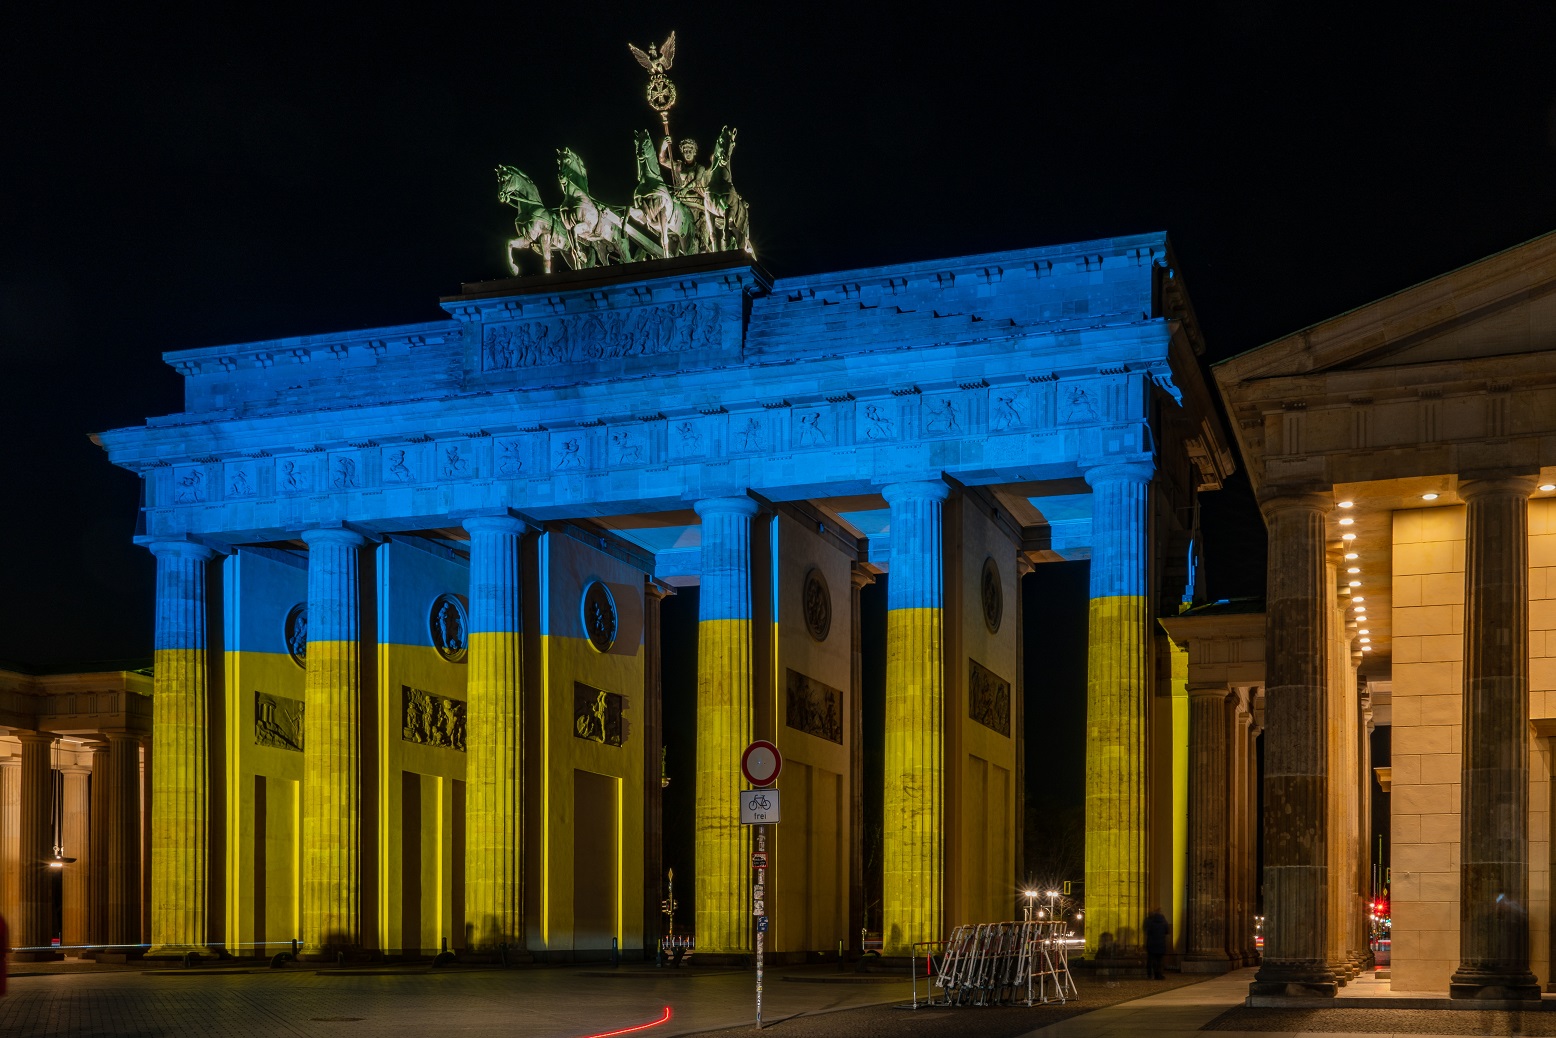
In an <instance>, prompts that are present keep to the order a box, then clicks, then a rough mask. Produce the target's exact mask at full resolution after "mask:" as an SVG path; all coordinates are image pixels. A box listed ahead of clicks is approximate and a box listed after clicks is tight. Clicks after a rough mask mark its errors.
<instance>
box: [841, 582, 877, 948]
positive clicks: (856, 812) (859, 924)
mask: <svg viewBox="0 0 1556 1038" xmlns="http://www.w3.org/2000/svg"><path fill="white" fill-rule="evenodd" d="M874 582H875V576H874V574H872V573H869V572H867V571H865V570H862V569H860V568H859V567H858V566H854V567H853V568H852V569H851V570H850V572H849V575H848V584H849V588H848V637H849V642H848V645H849V649H848V673H849V677H848V723H849V726H850V727H849V733H850V734H849V743H848V760H849V784H850V789H851V795H850V796H849V801H848V947H849V950H850V951H852V952H853V953H854V954H855V955H863V954H864V943H863V942H864V937H863V931H864V929H865V925H866V922H865V903H864V629H863V626H862V619H861V613H860V610H859V605H860V595H861V593H862V592H863V591H864V589H865V587H866V586H867V585H869V584H873V583H874Z"/></svg>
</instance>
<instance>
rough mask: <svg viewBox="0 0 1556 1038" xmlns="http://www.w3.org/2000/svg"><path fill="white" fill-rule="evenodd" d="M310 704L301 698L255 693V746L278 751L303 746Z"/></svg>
mask: <svg viewBox="0 0 1556 1038" xmlns="http://www.w3.org/2000/svg"><path fill="white" fill-rule="evenodd" d="M307 708H308V704H307V703H304V702H303V701H302V700H300V699H288V698H287V697H285V696H273V695H271V694H270V693H268V692H260V691H257V690H256V691H255V692H254V745H256V746H272V747H274V748H276V749H278V750H296V751H297V752H298V753H301V752H302V749H303V713H304V712H305V711H306V710H307Z"/></svg>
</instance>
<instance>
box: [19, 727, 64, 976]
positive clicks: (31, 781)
mask: <svg viewBox="0 0 1556 1038" xmlns="http://www.w3.org/2000/svg"><path fill="white" fill-rule="evenodd" d="M17 738H18V739H20V740H21V743H22V775H21V778H22V790H21V793H22V802H21V811H20V816H21V826H20V828H21V834H20V835H21V840H20V845H19V851H20V853H19V858H20V865H21V867H20V869H19V870H18V873H17V874H18V877H19V880H20V883H19V888H20V896H19V897H18V898H17V915H16V923H15V925H14V926H13V927H12V928H11V946H12V947H14V948H33V949H42V950H35V951H30V952H18V953H16V955H15V958H16V959H17V960H18V961H20V962H29V961H33V962H35V961H37V960H39V959H52V958H54V957H55V952H54V951H53V950H51V948H50V945H51V943H52V942H53V940H54V883H53V880H52V877H51V876H50V875H49V871H50V870H49V866H48V861H49V859H50V858H52V857H53V856H54V847H53V843H54V840H53V824H54V761H53V755H54V754H53V751H54V736H53V735H51V734H49V733H47V732H18V733H17Z"/></svg>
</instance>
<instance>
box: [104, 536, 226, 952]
mask: <svg viewBox="0 0 1556 1038" xmlns="http://www.w3.org/2000/svg"><path fill="white" fill-rule="evenodd" d="M147 547H149V548H150V549H151V553H152V554H153V555H155V556H156V557H157V629H156V643H155V644H156V653H155V658H154V660H155V661H154V666H155V677H154V679H153V684H152V709H153V711H154V714H153V719H152V729H151V730H152V736H151V739H152V744H153V746H155V748H156V755H157V760H158V761H160V762H161V766H160V767H159V768H158V769H157V771H156V772H155V773H154V774H153V775H152V783H153V784H154V786H155V789H156V794H155V796H154V798H153V800H152V810H153V812H155V813H154V814H153V815H152V819H151V893H152V915H151V945H152V947H151V951H150V954H151V955H153V956H164V955H165V956H179V955H183V954H184V953H185V952H191V951H193V952H204V951H205V950H206V947H205V944H206V940H207V936H208V932H209V930H208V927H207V919H206V913H207V890H208V882H209V876H208V871H209V867H210V803H209V801H210V790H211V783H210V754H209V746H208V742H207V740H208V738H209V733H208V731H207V724H208V722H207V703H206V696H207V660H206V604H205V564H206V562H207V561H208V560H209V559H210V558H211V556H212V552H211V550H210V549H209V548H205V547H203V546H201V545H198V544H195V543H193V542H191V541H153V542H151V543H150V544H149V545H147ZM109 932H110V933H111V932H112V924H111V923H110V924H109ZM137 943H139V941H138V935H137Z"/></svg>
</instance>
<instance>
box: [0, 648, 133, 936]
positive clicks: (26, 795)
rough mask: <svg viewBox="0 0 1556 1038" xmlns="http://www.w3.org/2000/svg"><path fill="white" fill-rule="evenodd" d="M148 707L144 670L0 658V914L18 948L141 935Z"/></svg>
mask: <svg viewBox="0 0 1556 1038" xmlns="http://www.w3.org/2000/svg"><path fill="white" fill-rule="evenodd" d="M151 707H152V700H151V678H150V677H149V676H147V675H146V674H145V673H144V672H143V671H132V670H105V671H100V672H73V673H54V672H50V673H29V672H25V671H23V670H20V669H16V668H12V667H0V915H3V916H5V918H6V920H7V922H8V923H9V925H10V931H11V941H10V943H11V947H13V948H17V949H21V950H20V951H19V952H17V956H18V957H19V958H22V959H36V958H54V957H57V954H58V953H57V952H56V951H54V950H53V949H52V943H53V941H54V940H55V938H58V939H59V943H60V945H61V946H63V947H64V948H65V949H66V950H68V951H69V952H70V953H71V954H77V955H79V954H82V953H85V952H88V951H90V952H91V953H92V954H96V955H99V956H101V955H123V954H125V953H126V951H128V950H132V949H133V947H134V946H138V945H141V944H143V943H144V941H145V934H146V930H147V919H146V916H145V911H144V909H145V905H146V899H145V883H146V880H147V878H148V876H147V873H146V871H145V869H144V862H145V846H146V844H147V843H149V838H150V832H149V821H150V815H149V814H148V813H147V812H146V811H145V810H144V804H145V803H146V801H147V800H148V799H149V797H150V795H151V790H150V788H149V781H148V780H149V775H148V773H147V770H146V764H147V762H148V758H147V754H146V749H147V743H148V741H149V739H150V736H151V727H152V724H151ZM126 946H129V947H128V948H127V947H126Z"/></svg>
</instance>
